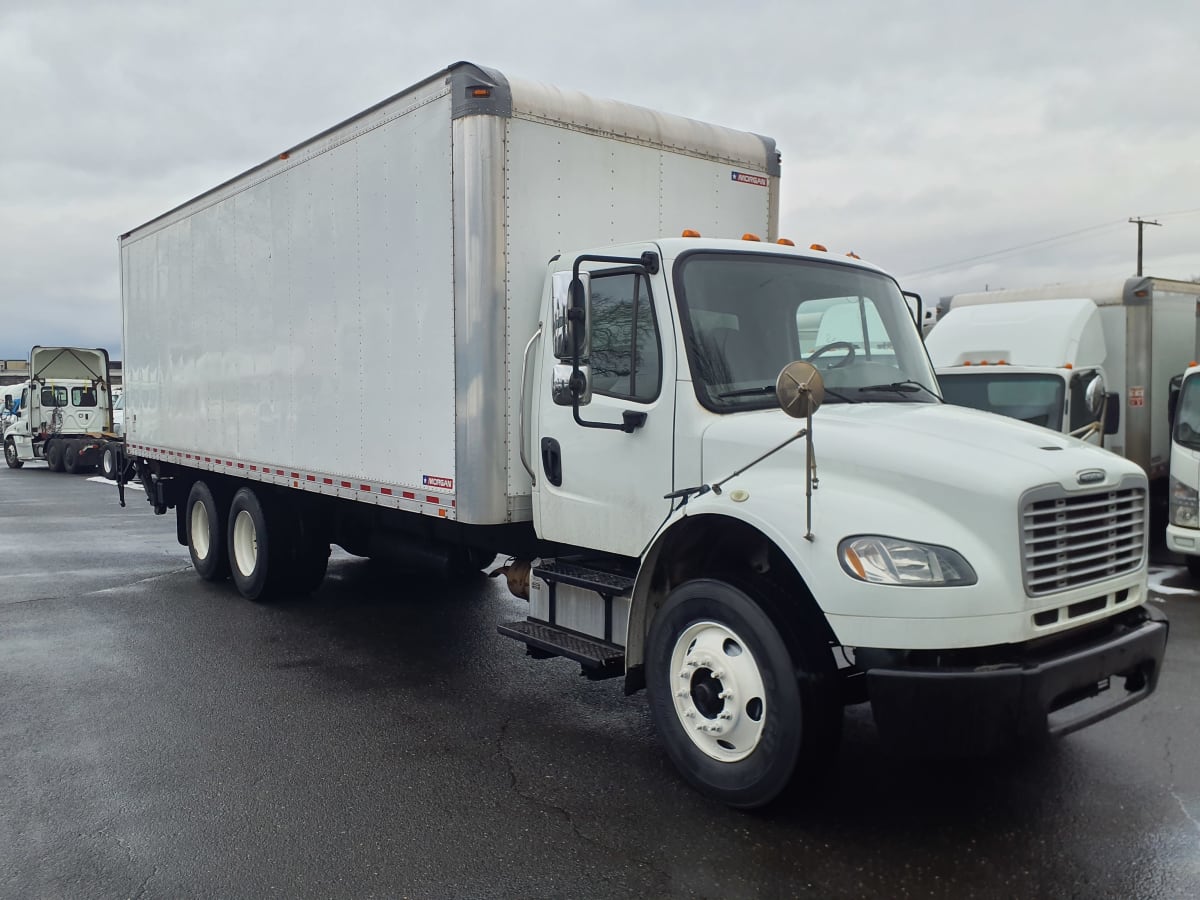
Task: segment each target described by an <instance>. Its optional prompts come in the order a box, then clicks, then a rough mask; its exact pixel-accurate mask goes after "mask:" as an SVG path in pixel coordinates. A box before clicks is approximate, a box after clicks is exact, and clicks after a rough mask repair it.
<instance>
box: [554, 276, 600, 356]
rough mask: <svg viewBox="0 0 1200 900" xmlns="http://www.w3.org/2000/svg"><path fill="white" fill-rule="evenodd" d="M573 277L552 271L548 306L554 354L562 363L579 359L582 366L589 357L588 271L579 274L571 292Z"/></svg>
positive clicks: (589, 307) (589, 306)
mask: <svg viewBox="0 0 1200 900" xmlns="http://www.w3.org/2000/svg"><path fill="white" fill-rule="evenodd" d="M573 281H574V278H573V276H572V274H571V273H570V272H555V273H554V276H553V281H552V290H553V291H554V296H553V303H552V304H551V307H552V313H553V321H552V322H551V328H552V334H553V336H554V337H553V339H554V355H555V356H556V357H557V358H558V359H560V360H562V361H563V362H570V361H573V360H575V359H578V361H579V362H581V363H585V362H587V361H588V358H589V357H590V356H591V344H592V342H591V324H590V323H591V319H592V317H591V310H592V289H591V279H590V277H589V275H588V273H587V272H580V273H579V281H578V282H577V283H576V287H575V290H574V291H572V290H571V284H572V282H573Z"/></svg>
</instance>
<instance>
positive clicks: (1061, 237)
mask: <svg viewBox="0 0 1200 900" xmlns="http://www.w3.org/2000/svg"><path fill="white" fill-rule="evenodd" d="M1196 213H1200V207H1196V208H1194V209H1177V210H1174V211H1172V212H1165V213H1159V215H1158V216H1157V218H1159V219H1167V218H1171V217H1173V216H1189V215H1194V214H1196ZM1132 221H1133V219H1130V220H1128V221H1116V222H1105V223H1103V224H1100V225H1091V226H1089V227H1087V228H1080V229H1077V230H1075V231H1068V232H1066V233H1064V234H1058V235H1055V236H1053V237H1047V238H1041V239H1040V240H1036V241H1030V242H1029V243H1027V244H1017V245H1016V246H1013V247H1006V248H1005V249H1003V250H992V251H991V252H989V253H980V254H979V255H977V256H968V257H965V258H963V259H956V260H953V261H951V262H944V263H939V264H938V265H936V266H929V267H928V268H925V269H917V270H916V271H913V272H908V273H907V274H905V275H902V276H901V277H902V278H914V277H916V276H918V275H930V274H933V273H935V272H943V271H947V270H953V269H954V268H956V267H958V266H964V265H967V264H968V263H974V262H981V261H982V260H985V259H993V258H995V257H999V256H1005V255H1007V254H1009V253H1018V252H1020V251H1022V250H1030V249H1032V248H1034V247H1041V246H1044V245H1046V244H1052V243H1054V242H1056V241H1065V240H1068V239H1070V238H1076V237H1079V236H1080V235H1084V234H1090V233H1091V232H1094V231H1102V230H1104V229H1106V228H1116V227H1117V226H1118V225H1127V224H1129V222H1132ZM1139 231H1140V228H1139Z"/></svg>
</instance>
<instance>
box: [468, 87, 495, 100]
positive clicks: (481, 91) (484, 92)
mask: <svg viewBox="0 0 1200 900" xmlns="http://www.w3.org/2000/svg"><path fill="white" fill-rule="evenodd" d="M471 96H472V97H475V98H476V99H478V100H482V99H484V98H486V97H490V96H492V91H491V89H490V88H483V87H477V88H472V89H471Z"/></svg>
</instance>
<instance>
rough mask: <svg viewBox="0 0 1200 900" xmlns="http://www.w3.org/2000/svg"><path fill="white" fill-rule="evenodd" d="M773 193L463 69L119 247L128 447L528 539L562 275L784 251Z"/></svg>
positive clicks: (677, 132)
mask: <svg viewBox="0 0 1200 900" xmlns="http://www.w3.org/2000/svg"><path fill="white" fill-rule="evenodd" d="M778 174H779V168H778V155H777V153H776V152H775V147H774V142H773V141H771V140H770V139H769V138H763V137H760V136H758V135H754V134H750V133H747V132H740V131H734V130H730V129H725V128H720V127H716V126H711V125H706V124H703V123H700V122H696V121H693V120H689V119H685V118H681V117H678V116H671V115H665V114H660V113H655V112H651V111H649V110H646V109H642V108H640V107H635V106H631V105H628V104H623V103H617V102H613V101H605V100H596V99H593V98H589V97H585V96H584V95H582V94H577V93H571V92H565V91H561V90H559V89H556V88H552V87H548V86H545V85H541V84H536V83H532V82H525V81H517V80H509V79H507V78H505V77H504V76H502V75H501V74H499V73H497V72H494V71H491V70H488V69H482V68H480V67H477V66H473V65H470V64H467V63H458V64H455V65H453V66H450V67H448V68H447V69H446V70H444V71H442V72H439V73H437V74H436V75H434V76H432V77H431V78H429V79H427V80H425V81H423V82H421V83H419V84H417V85H415V86H414V87H412V88H410V89H409V90H406V91H404V92H402V93H400V94H397V95H396V96H394V97H392V98H390V99H388V100H386V101H384V102H383V103H380V104H379V105H377V106H375V107H373V108H371V109H369V110H367V111H365V112H363V113H361V114H360V115H358V116H355V117H354V118H352V119H349V120H347V121H345V122H343V123H342V124H340V125H338V126H336V127H334V128H332V129H330V130H329V131H327V132H325V133H323V134H321V135H318V136H317V137H315V138H313V139H312V140H310V141H307V142H305V143H303V144H300V145H299V146H297V147H294V148H292V149H290V150H288V151H287V152H285V153H281V154H280V155H279V156H278V157H277V158H273V159H271V160H269V161H267V162H266V163H263V164H262V165H260V166H258V167H256V168H254V169H252V170H250V171H249V172H246V173H245V174H243V175H241V176H239V177H237V178H235V179H233V180H231V181H229V182H227V183H225V184H223V185H221V186H219V187H217V188H215V189H213V190H212V191H209V192H208V193H206V194H203V195H201V196H200V197H197V198H196V199H194V200H192V201H190V202H188V203H186V204H184V205H183V206H180V207H178V208H177V209H174V210H172V211H171V212H169V213H166V214H165V215H163V216H160V217H159V218H157V219H155V220H153V221H151V222H149V223H147V224H146V225H143V226H141V227H140V228H137V229H135V230H134V231H132V232H130V233H129V234H127V235H124V236H122V238H121V241H120V246H121V273H122V295H123V316H124V329H125V331H124V334H125V345H124V356H125V359H124V365H125V385H126V387H125V391H126V398H127V399H126V409H127V411H128V415H127V416H126V422H125V428H126V435H127V440H128V442H129V446H130V451H131V452H132V453H133V454H135V455H140V456H143V457H145V458H150V459H161V460H165V461H168V462H172V463H178V464H183V465H189V466H195V467H198V468H201V469H213V470H220V471H225V472H230V473H233V474H237V475H240V476H243V477H247V478H251V479H259V480H269V481H274V482H277V483H281V484H287V485H289V486H292V487H299V488H301V489H305V490H313V491H319V492H323V493H327V494H334V495H338V496H343V497H347V498H350V497H352V498H353V499H355V500H360V501H363V502H369V503H380V504H387V505H391V506H395V507H398V508H402V509H412V510H416V511H421V512H426V513H432V514H435V515H440V516H444V517H447V518H457V519H458V520H459V521H462V522H466V523H473V524H498V523H503V522H511V521H523V520H527V519H529V518H530V517H531V505H530V485H529V478H528V475H527V473H526V472H525V469H524V467H523V466H522V464H521V462H520V456H519V441H518V433H517V426H518V416H517V403H518V400H519V397H520V384H521V359H522V353H523V351H524V348H525V344H526V342H527V341H528V340H529V338H530V336H531V335H532V334H533V333H534V331H535V330H536V328H537V325H538V304H539V300H540V294H541V291H542V284H543V279H544V277H545V271H546V264H547V262H548V260H549V259H550V257H551V256H552V255H553V254H555V253H557V252H558V251H559V250H560V249H563V248H569V247H570V248H574V247H583V246H595V247H603V246H605V245H608V244H614V243H620V242H626V241H631V240H642V239H651V238H654V237H657V236H661V235H669V236H677V235H678V234H680V232H681V231H682V230H683V229H684V228H693V229H697V230H699V231H700V232H701V233H703V234H704V235H705V236H735V237H737V236H740V235H741V234H742V233H744V232H747V231H750V232H755V233H758V234H760V235H762V236H763V237H766V238H769V239H770V238H773V237H774V233H775V230H776V225H777V217H778V210H777V203H778ZM565 264H566V265H569V262H568V263H565Z"/></svg>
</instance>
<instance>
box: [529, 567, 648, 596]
mask: <svg viewBox="0 0 1200 900" xmlns="http://www.w3.org/2000/svg"><path fill="white" fill-rule="evenodd" d="M533 574H534V575H537V576H538V577H539V578H541V579H542V580H543V581H546V582H547V583H553V582H559V583H561V584H573V585H575V586H576V587H582V588H588V589H589V590H593V591H595V592H596V593H597V594H600V595H602V596H604V597H619V596H621V595H622V594H627V593H629V592H630V591H632V590H633V577H632V576H630V575H624V574H622V573H620V572H613V571H610V570H608V569H596V568H592V567H590V566H587V565H584V564H583V563H582V562H573V561H568V560H563V559H551V560H546V561H545V562H543V563H540V564H538V565H536V566H534V567H533Z"/></svg>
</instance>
